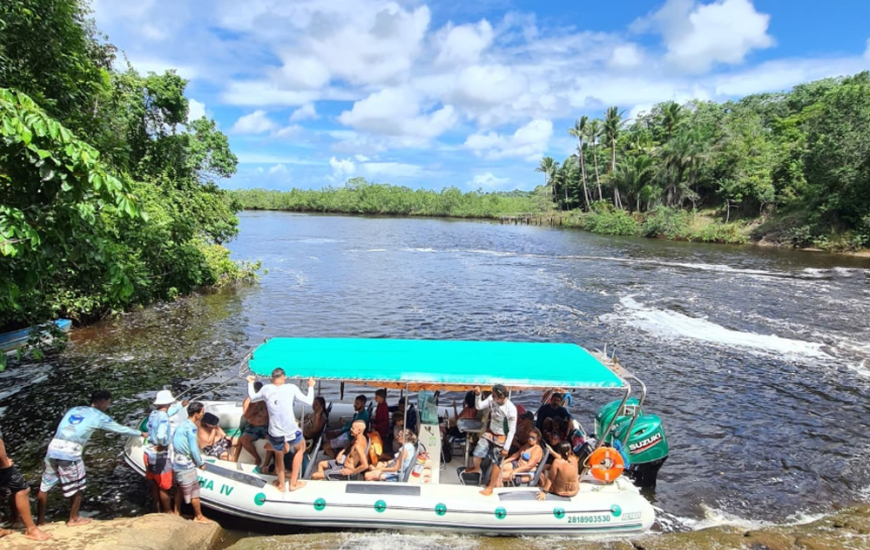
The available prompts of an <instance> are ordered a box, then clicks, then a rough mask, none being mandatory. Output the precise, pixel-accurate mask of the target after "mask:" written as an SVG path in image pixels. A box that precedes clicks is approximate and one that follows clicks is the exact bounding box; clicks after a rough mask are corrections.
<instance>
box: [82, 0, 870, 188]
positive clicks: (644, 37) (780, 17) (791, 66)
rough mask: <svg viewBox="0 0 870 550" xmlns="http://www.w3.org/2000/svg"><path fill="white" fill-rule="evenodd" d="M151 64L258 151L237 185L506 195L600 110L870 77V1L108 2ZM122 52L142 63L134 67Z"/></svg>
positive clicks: (123, 40)
mask: <svg viewBox="0 0 870 550" xmlns="http://www.w3.org/2000/svg"><path fill="white" fill-rule="evenodd" d="M92 2H93V10H94V17H95V19H96V21H97V26H98V27H99V29H100V30H101V31H102V32H103V33H105V34H106V35H107V36H108V38H109V41H111V42H112V43H113V44H115V45H116V46H117V47H118V48H120V49H121V50H122V51H123V52H124V55H126V58H127V59H128V60H129V61H130V62H131V63H132V64H133V66H134V67H135V68H136V69H138V70H139V71H140V72H143V73H144V72H148V71H156V72H162V71H164V70H167V69H176V70H177V71H178V73H179V74H180V75H182V76H183V77H185V78H187V79H189V81H190V82H189V84H188V87H187V91H186V93H187V96H188V98H189V99H190V110H191V116H192V117H194V118H198V117H200V116H202V115H203V114H205V115H207V116H209V117H211V118H214V119H215V120H216V121H217V123H218V125H219V127H220V128H221V130H223V131H224V132H225V133H226V134H227V135H228V136H229V139H230V144H231V147H232V149H233V151H234V152H235V153H236V155H237V156H238V158H239V168H238V173H237V174H236V175H235V176H234V177H233V178H231V179H229V180H225V181H222V182H220V184H221V185H222V186H223V187H225V188H228V189H236V188H265V189H279V190H288V189H291V188H293V187H297V188H305V189H308V188H315V189H317V188H321V187H325V186H329V185H332V186H337V185H342V184H343V183H344V182H345V181H346V180H347V179H348V178H351V177H356V176H362V177H365V178H366V179H368V180H373V181H376V182H379V183H391V184H394V185H405V186H409V187H413V188H421V187H422V188H430V189H442V188H444V187H449V186H455V187H458V188H460V189H462V190H477V189H483V190H484V191H504V190H511V189H526V190H528V189H532V188H534V187H535V186H536V185H538V184H540V183H542V182H543V179H542V178H543V176H542V174H540V173H536V172H535V171H534V169H535V167H536V166H537V165H538V164H539V162H540V159H541V157H542V156H545V155H550V156H553V157H554V158H556V159H557V160H562V159H563V158H564V157H566V156H567V155H569V154H571V152H573V151H574V150H576V141H575V140H574V138H572V137H571V136H570V135H569V134H568V129H569V128H570V127H571V126H573V124H574V120H575V119H576V118H579V117H580V116H582V115H589V116H592V117H595V116H598V117H601V116H603V111H604V109H605V108H606V107H608V106H610V105H617V106H619V107H620V109H624V110H625V113H626V116H628V117H634V116H636V115H637V114H638V113H640V112H642V111H644V110H649V108H650V107H651V106H652V105H654V104H655V103H658V102H661V101H668V100H674V101H678V102H685V101H687V100H690V99H695V98H697V99H701V100H715V101H724V100H728V99H733V98H739V97H742V96H745V95H748V94H753V93H759V92H771V91H784V90H788V89H789V88H791V87H792V86H794V85H795V84H799V83H801V82H806V81H810V80H816V79H819V78H825V77H829V76H840V75H846V74H854V73H856V72H860V71H862V70H867V69H870V26H868V25H867V24H866V22H867V21H870V2H866V1H858V0H853V1H843V0H830V1H829V2H824V3H820V2H818V1H817V0H713V1H711V0H666V1H662V0H657V1H653V0H611V1H610V2H589V1H585V0H581V1H578V0H571V1H567V0H549V1H547V2H541V1H540V0H538V1H531V0H477V1H468V0H463V1H457V0H449V1H441V0H439V1H437V2H435V1H430V2H425V1H414V0H407V1H406V0H394V1H383V0H244V1H241V2H240V1H238V0H137V1H136V2H126V1H118V0H92ZM119 63H122V61H119Z"/></svg>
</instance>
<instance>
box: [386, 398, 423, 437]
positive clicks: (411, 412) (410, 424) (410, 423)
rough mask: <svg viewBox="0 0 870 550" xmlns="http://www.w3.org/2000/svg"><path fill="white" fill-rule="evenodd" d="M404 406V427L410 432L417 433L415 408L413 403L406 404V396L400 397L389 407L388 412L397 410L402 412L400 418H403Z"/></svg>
mask: <svg viewBox="0 0 870 550" xmlns="http://www.w3.org/2000/svg"><path fill="white" fill-rule="evenodd" d="M405 407H407V408H408V410H407V418H406V419H405V427H406V428H407V429H409V430H411V431H412V432H414V433H417V409H416V408H415V407H414V405H410V406H409V405H408V398H407V397H400V398H399V401H398V403H397V404H396V406H395V407H390V412H396V411H398V412H400V413H402V418H405V417H406V414H405V412H406V411H405Z"/></svg>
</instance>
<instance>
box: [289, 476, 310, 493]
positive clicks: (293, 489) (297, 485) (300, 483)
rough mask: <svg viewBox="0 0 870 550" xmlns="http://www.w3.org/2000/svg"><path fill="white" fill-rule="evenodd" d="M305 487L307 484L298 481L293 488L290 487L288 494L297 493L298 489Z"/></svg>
mask: <svg viewBox="0 0 870 550" xmlns="http://www.w3.org/2000/svg"><path fill="white" fill-rule="evenodd" d="M306 485H308V484H307V483H305V482H304V481H302V480H301V479H300V480H299V481H297V482H296V485H295V486H291V487H290V492H291V493H292V492H293V491H298V490H299V489H301V488H303V487H305V486H306Z"/></svg>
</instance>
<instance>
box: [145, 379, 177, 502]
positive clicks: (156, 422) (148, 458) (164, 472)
mask: <svg viewBox="0 0 870 550" xmlns="http://www.w3.org/2000/svg"><path fill="white" fill-rule="evenodd" d="M186 405H187V403H186V402H184V403H176V401H175V398H174V397H173V396H172V392H171V391H169V390H160V391H159V392H157V396H156V397H155V399H154V410H153V411H151V414H150V415H149V416H148V441H147V444H146V445H145V454H144V460H145V479H146V480H147V482H148V486H149V488H150V490H151V498H152V500H153V501H154V508H155V510H156V511H157V513H160V512H161V511H162V512H164V513H167V514H171V513H172V501H171V500H170V498H169V491H170V489H172V457H171V456H170V453H169V443H170V442H171V441H172V426H171V424H170V421H169V418H170V417H172V416H175V415H176V414H177V413H178V411H180V410H181V408H182V407H183V406H186Z"/></svg>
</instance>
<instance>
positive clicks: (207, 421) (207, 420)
mask: <svg viewBox="0 0 870 550" xmlns="http://www.w3.org/2000/svg"><path fill="white" fill-rule="evenodd" d="M219 422H220V419H219V418H218V417H217V416H216V415H214V414H212V413H205V414H204V415H202V420H201V421H200V423H201V424H202V425H204V426H217V425H218V423H219Z"/></svg>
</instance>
